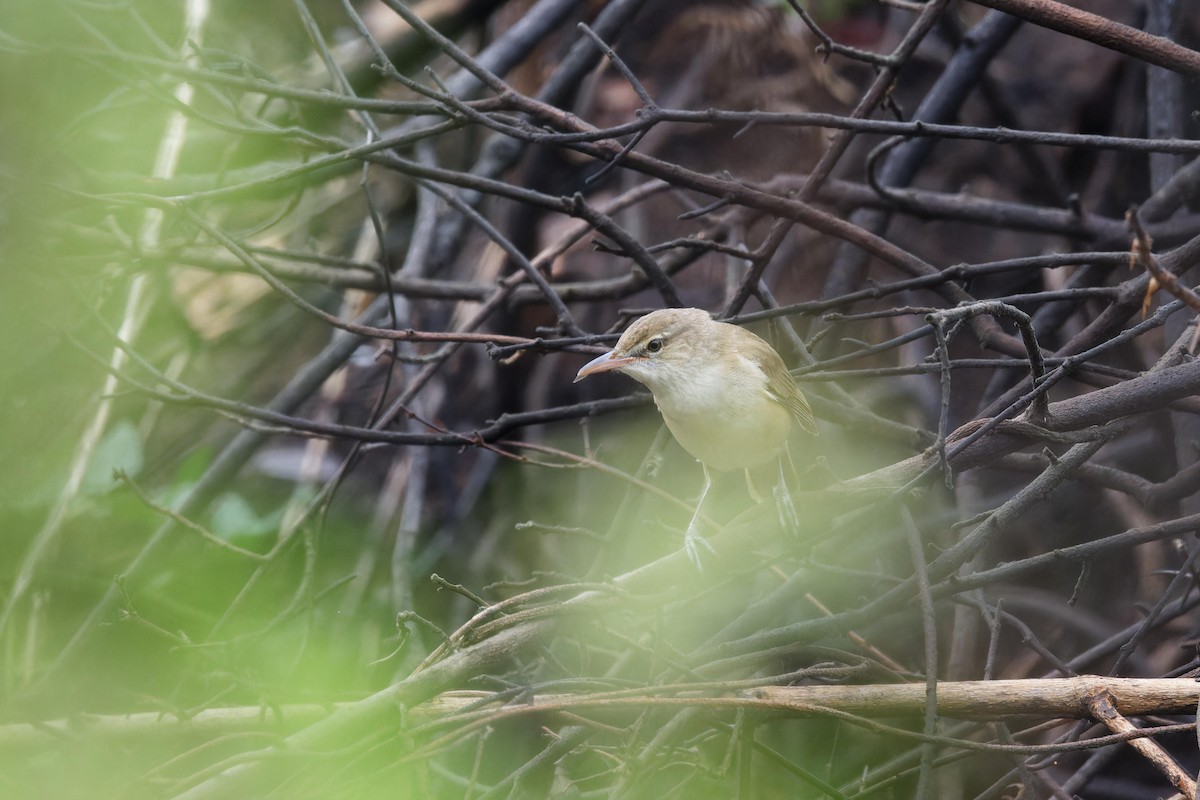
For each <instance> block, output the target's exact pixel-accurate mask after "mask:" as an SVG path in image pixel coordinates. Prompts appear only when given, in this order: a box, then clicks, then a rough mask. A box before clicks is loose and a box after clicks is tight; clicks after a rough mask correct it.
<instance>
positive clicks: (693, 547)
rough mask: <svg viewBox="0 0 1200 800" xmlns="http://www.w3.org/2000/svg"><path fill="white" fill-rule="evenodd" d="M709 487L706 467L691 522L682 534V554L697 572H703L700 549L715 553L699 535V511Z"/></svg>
mask: <svg viewBox="0 0 1200 800" xmlns="http://www.w3.org/2000/svg"><path fill="white" fill-rule="evenodd" d="M711 487H712V478H711V477H710V476H709V474H708V467H704V489H703V490H701V492H700V499H699V500H697V501H696V511H695V513H694V514H692V521H691V522H689V523H688V526H687V532H686V533H684V534H683V549H684V552H686V553H687V557H688V558H689V559H690V560H691V562H692V563H693V564H695V565H696V570H697V571H698V572H703V571H704V566H703V565H702V564H701V563H700V548H702V547H703V548H704V549H705V550H707V551H708V552H710V553H716V551H715V550H713V546H712V545H711V544H709V543H708V540H707V539H705V538H704V537H703V536H702V535H701V534H700V509H701V508H703V507H704V498H705V497H707V496H708V490H709V489H710V488H711Z"/></svg>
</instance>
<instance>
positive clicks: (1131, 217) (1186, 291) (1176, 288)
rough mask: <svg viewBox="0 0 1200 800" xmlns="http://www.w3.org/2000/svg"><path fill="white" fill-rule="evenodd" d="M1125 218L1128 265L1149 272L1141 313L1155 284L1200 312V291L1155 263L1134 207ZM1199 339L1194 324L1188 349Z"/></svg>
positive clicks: (1147, 235)
mask: <svg viewBox="0 0 1200 800" xmlns="http://www.w3.org/2000/svg"><path fill="white" fill-rule="evenodd" d="M1125 222H1126V223H1127V224H1128V225H1129V227H1130V229H1131V230H1132V231H1133V236H1134V238H1133V245H1132V246H1131V247H1130V250H1129V266H1130V268H1131V269H1132V268H1133V266H1134V264H1141V265H1142V266H1143V267H1145V269H1146V271H1147V272H1149V273H1150V278H1151V279H1150V283H1149V284H1148V285H1147V286H1146V298H1145V300H1143V301H1142V314H1143V315H1145V314H1146V312H1147V311H1148V310H1149V307H1150V298H1151V296H1152V295H1153V294H1154V292H1155V291H1157V290H1158V288H1159V287H1161V288H1163V289H1166V290H1167V291H1168V292H1170V293H1171V294H1173V295H1175V296H1176V297H1178V298H1179V299H1180V300H1182V301H1183V302H1184V304H1185V305H1187V307H1188V308H1190V309H1192V311H1195V312H1196V313H1198V314H1200V294H1196V292H1195V291H1193V290H1192V289H1190V288H1188V287H1187V286H1185V285H1184V284H1182V283H1180V282H1179V279H1178V278H1177V277H1175V274H1174V273H1173V272H1170V271H1169V270H1165V269H1163V267H1162V265H1161V264H1159V263H1158V259H1157V258H1155V257H1154V243H1153V241H1152V240H1151V238H1150V236H1149V234H1147V233H1146V230H1145V228H1143V227H1142V222H1141V220H1140V219H1139V218H1138V210H1137V207H1136V206H1134V207H1133V208H1131V209H1129V212H1128V213H1126V215H1125ZM1198 340H1200V326H1197V328H1196V332H1195V333H1194V334H1192V341H1191V344H1189V345H1188V352H1189V353H1195V352H1196V343H1197V341H1198Z"/></svg>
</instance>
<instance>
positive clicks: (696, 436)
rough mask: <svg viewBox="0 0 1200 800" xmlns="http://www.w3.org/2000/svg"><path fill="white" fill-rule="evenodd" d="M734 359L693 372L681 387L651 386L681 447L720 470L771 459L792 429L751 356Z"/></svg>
mask: <svg viewBox="0 0 1200 800" xmlns="http://www.w3.org/2000/svg"><path fill="white" fill-rule="evenodd" d="M736 358H737V359H739V360H738V361H737V362H736V366H737V369H728V368H726V369H723V370H717V369H701V370H696V371H694V372H693V373H692V374H691V375H690V376H689V380H688V381H686V383H684V384H682V385H683V386H685V387H686V389H685V390H684V391H662V390H661V388H659V387H651V389H652V391H653V393H654V402H655V404H656V405H657V406H658V409H659V411H660V412H661V413H662V415H663V420H664V421H665V422H666V423H667V427H668V428H669V429H670V430H671V433H672V434H673V435H674V436H675V438H676V440H678V441H679V444H680V445H681V446H682V447H683V449H684V450H687V451H688V452H689V453H690V454H691V455H692V456H693V457H695V458H696V459H698V460H699V461H701V462H703V463H704V464H706V465H708V466H709V467H712V468H714V469H718V470H733V469H744V468H746V467H753V466H756V465H758V464H762V463H765V462H767V461H770V460H771V459H773V458H775V457H776V456H777V455H778V454H779V452H780V450H782V449H783V446H784V444H785V443H786V442H787V436H788V432H789V430H790V429H791V416H790V415H789V414H788V412H787V410H786V409H785V408H784V407H783V406H782V405H780V404H779V403H778V402H776V401H775V400H774V399H773V398H772V397H771V396H770V394H768V392H767V379H766V375H765V373H763V371H762V370H761V369H760V368H758V367H757V365H755V364H754V363H753V362H751V361H750V360H749V359H746V358H744V357H741V356H736ZM727 366H728V365H727Z"/></svg>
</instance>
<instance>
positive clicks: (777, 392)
mask: <svg viewBox="0 0 1200 800" xmlns="http://www.w3.org/2000/svg"><path fill="white" fill-rule="evenodd" d="M763 344H764V345H766V342H764V343H763ZM766 349H767V351H768V352H765V353H763V358H762V359H761V362H760V363H762V365H763V368H764V370H765V371H766V373H767V391H768V392H769V393H770V394H771V396H772V397H774V398H775V399H776V400H777V401H778V402H779V403H780V405H782V406H783V407H784V408H786V409H787V410H788V413H789V414H791V415H792V419H794V420H796V422H797V423H798V424H799V425H800V427H801V428H803V429H804V430H805V431H806V432H808V433H811V434H812V435H813V436H817V435H819V433H818V431H817V421H816V420H815V419H813V413H812V409H811V408H809V406H808V401H807V400H805V399H804V394H803V393H802V392H801V391H800V387H799V386H797V385H796V379H795V378H793V377H792V373H790V372H788V368H787V364H785V363H783V359H782V358H780V356H779V353H777V352H776V351H775V348H773V347H771V346H770V345H766Z"/></svg>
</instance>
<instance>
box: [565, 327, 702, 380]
mask: <svg viewBox="0 0 1200 800" xmlns="http://www.w3.org/2000/svg"><path fill="white" fill-rule="evenodd" d="M716 326H717V323H715V322H714V321H713V319H712V317H710V316H709V315H708V312H707V311H704V310H702V309H699V308H666V309H662V310H659V311H654V312H652V313H650V314H647V315H646V316H644V317H642V318H641V319H639V320H637V321H636V322H634V323H633V324H632V325H630V326H629V328H628V329H627V330H626V331H625V333H624V334H622V335H621V338H620V340H618V341H617V344H616V346H615V347H614V348H613V349H612V350H610V351H609V352H607V353H605V354H604V355H602V356H598V357H597V358H594V359H592V360H591V361H589V362H588V363H586V364H584V365H583V368H582V369H580V370H579V373H578V374H577V375H576V376H575V382H576V383H578V382H579V381H581V380H583V379H584V378H586V377H587V376H589V375H594V374H596V373H598V372H609V371H611V370H616V371H618V372H623V373H625V374H626V375H628V376H629V377H631V378H634V379H636V380H638V381H640V382H641V383H643V384H645V385H646V386H647V387H648V388H649V389H650V391H652V392H654V393H655V394H656V395H657V394H658V393H659V392H660V391H663V390H667V391H670V390H671V389H672V388H673V387H675V386H677V385H679V384H686V383H687V382H688V380H689V376H694V375H695V371H696V370H697V369H698V368H703V366H704V365H705V364H709V363H711V362H712V360H713V359H714V358H715V356H716V353H715V352H714V349H713V342H712V341H711V340H712V338H713V336H712V334H713V331H714V329H715V328H716Z"/></svg>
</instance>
